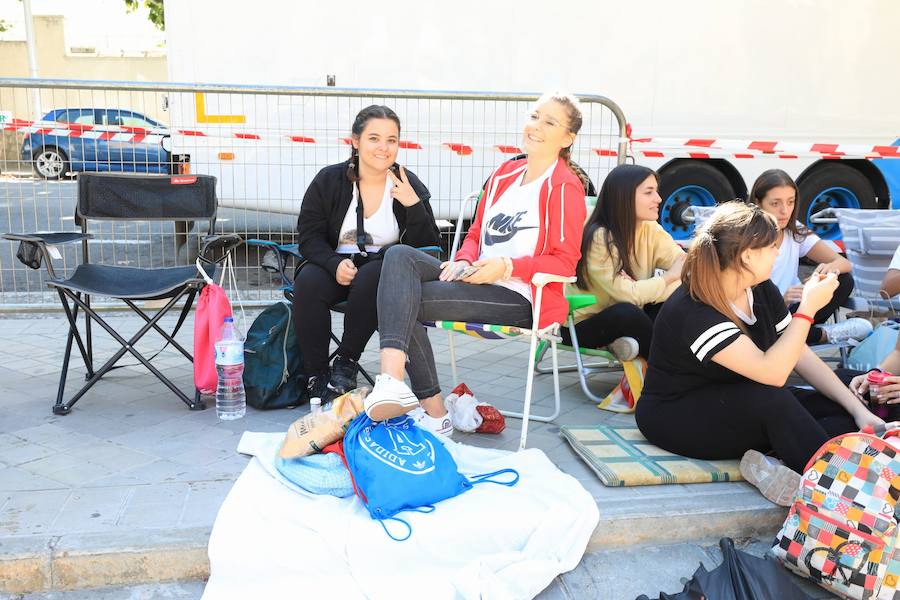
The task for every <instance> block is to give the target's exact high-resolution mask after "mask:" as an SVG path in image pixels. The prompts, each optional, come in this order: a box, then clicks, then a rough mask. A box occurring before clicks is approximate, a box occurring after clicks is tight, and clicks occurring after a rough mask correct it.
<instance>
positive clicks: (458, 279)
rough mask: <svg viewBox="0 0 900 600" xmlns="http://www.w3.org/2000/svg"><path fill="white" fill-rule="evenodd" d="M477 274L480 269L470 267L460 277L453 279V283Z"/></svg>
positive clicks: (473, 266) (461, 272)
mask: <svg viewBox="0 0 900 600" xmlns="http://www.w3.org/2000/svg"><path fill="white" fill-rule="evenodd" d="M476 272H478V267H476V266H475V265H469V266H468V267H466V268H465V269H463V270H462V271H460V273H459V275H457V276H456V278H455V279H453V281H461V280H463V279H465V278H466V277H469V276H471V275H474V274H475V273H476Z"/></svg>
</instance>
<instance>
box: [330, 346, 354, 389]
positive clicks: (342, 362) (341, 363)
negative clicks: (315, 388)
mask: <svg viewBox="0 0 900 600" xmlns="http://www.w3.org/2000/svg"><path fill="white" fill-rule="evenodd" d="M357 373H359V364H357V362H356V361H355V360H353V359H352V358H344V357H343V356H341V355H340V354H339V355H338V356H336V357H335V359H334V363H333V364H332V365H331V379H330V380H329V381H328V389H329V390H331V391H332V392H334V393H335V394H336V395H338V396H340V395H341V394H346V393H347V392H349V391H351V390H355V389H356V375H357Z"/></svg>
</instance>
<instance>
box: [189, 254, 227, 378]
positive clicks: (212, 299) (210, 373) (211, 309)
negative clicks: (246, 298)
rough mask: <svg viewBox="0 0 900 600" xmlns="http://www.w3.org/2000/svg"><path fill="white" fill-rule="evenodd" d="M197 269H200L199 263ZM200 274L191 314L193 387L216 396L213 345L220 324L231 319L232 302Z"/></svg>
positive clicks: (214, 351)
mask: <svg viewBox="0 0 900 600" xmlns="http://www.w3.org/2000/svg"><path fill="white" fill-rule="evenodd" d="M197 268H198V269H199V268H200V264H199V260H198V264H197ZM200 273H201V275H202V276H203V278H204V279H205V280H206V285H205V286H203V289H202V290H201V291H200V299H199V300H197V309H196V311H195V313H194V386H195V387H196V388H197V389H198V390H200V393H201V394H215V393H216V385H217V384H218V380H219V376H218V374H217V373H216V348H215V344H216V342H218V341H219V336H221V335H222V322H223V321H224V320H225V317H230V316H232V314H231V302H229V301H228V296H227V295H226V294H225V290H224V289H222V286H221V285H218V284H216V283H215V282H213V280H212V279H210V278H209V277H208V276H207V275H206V272H205V271H203V269H200Z"/></svg>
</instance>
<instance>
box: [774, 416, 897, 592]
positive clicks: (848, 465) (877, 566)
mask: <svg viewBox="0 0 900 600" xmlns="http://www.w3.org/2000/svg"><path fill="white" fill-rule="evenodd" d="M867 430H868V433H867V432H860V433H849V434H846V435H841V436H838V437H836V438H833V439H831V440H829V441H827V442H826V443H825V444H824V445H823V446H822V447H821V448H820V449H819V451H818V452H816V454H815V455H814V456H813V457H812V459H810V461H809V463H808V464H807V466H806V472H805V473H804V475H803V479H802V481H801V484H800V489H799V490H798V491H797V495H796V496H795V497H794V504H793V506H792V507H791V509H790V512H788V516H787V519H786V520H785V522H784V525H783V526H782V529H781V531H780V532H779V533H778V535H777V536H776V537H775V542H774V545H773V547H772V550H771V553H772V554H773V555H774V556H775V557H776V558H778V559H779V560H781V561H782V562H783V563H784V565H785V566H786V567H787V568H788V569H790V570H791V571H793V572H795V573H797V574H798V575H801V576H804V577H808V578H809V579H812V580H813V581H815V582H816V583H818V584H819V585H820V586H822V587H823V588H825V589H827V590H829V591H831V592H833V593H835V594H837V595H839V596H840V597H842V598H853V599H855V600H869V599H873V600H897V599H900V591H898V590H900V585H898V580H900V551H898V549H897V545H898V526H897V514H896V511H897V510H898V498H900V458H898V448H897V447H895V446H893V445H891V444H890V443H888V441H887V440H888V439H890V438H891V437H893V436H896V435H897V434H900V430H898V429H893V430H889V431H887V432H886V433H885V431H884V430H883V428H882V430H881V431H880V432H879V433H880V434H881V435H880V436H879V435H874V433H873V432H872V430H871V428H867ZM892 441H894V440H892ZM897 441H898V442H900V440H897Z"/></svg>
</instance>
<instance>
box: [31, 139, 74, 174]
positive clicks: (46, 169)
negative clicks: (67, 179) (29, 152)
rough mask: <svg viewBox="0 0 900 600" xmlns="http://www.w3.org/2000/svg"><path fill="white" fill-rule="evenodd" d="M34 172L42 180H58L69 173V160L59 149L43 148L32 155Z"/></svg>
mask: <svg viewBox="0 0 900 600" xmlns="http://www.w3.org/2000/svg"><path fill="white" fill-rule="evenodd" d="M34 172H35V173H37V175H38V176H39V177H43V178H44V179H59V178H61V177H62V176H63V175H65V174H66V173H68V172H69V159H68V157H67V156H66V153H65V152H63V151H62V150H60V149H59V148H55V147H52V146H45V147H43V148H41V149H39V150H38V151H37V152H35V153H34Z"/></svg>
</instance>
